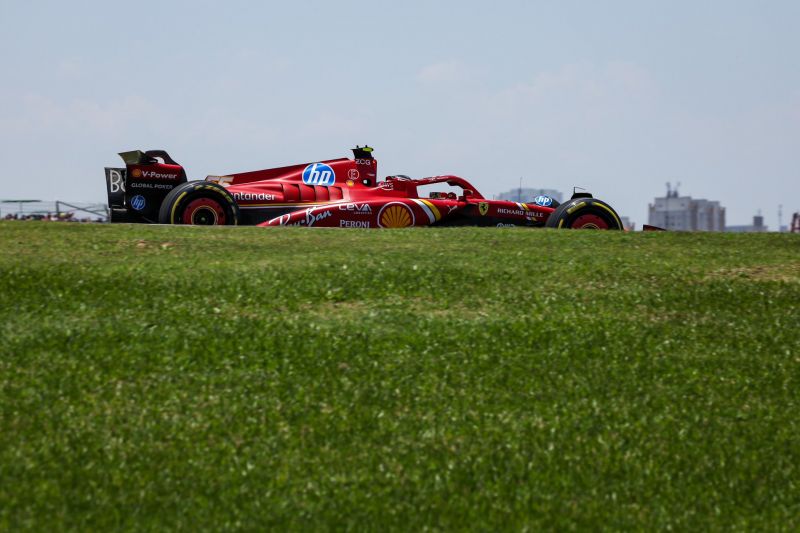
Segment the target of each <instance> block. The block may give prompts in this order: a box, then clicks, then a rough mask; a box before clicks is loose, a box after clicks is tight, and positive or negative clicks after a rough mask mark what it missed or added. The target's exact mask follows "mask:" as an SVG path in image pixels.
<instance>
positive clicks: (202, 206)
mask: <svg viewBox="0 0 800 533" xmlns="http://www.w3.org/2000/svg"><path fill="white" fill-rule="evenodd" d="M158 222H159V223H161V224H190V225H196V226H236V225H238V224H239V206H238V205H236V200H234V199H233V196H232V195H231V193H229V192H228V191H227V190H226V189H225V187H223V186H221V185H219V184H217V183H212V182H210V181H190V182H187V183H184V184H182V185H178V186H177V187H175V188H174V189H172V190H171V191H170V192H169V194H167V196H166V198H164V201H163V202H162V203H161V209H160V210H159V212H158Z"/></svg>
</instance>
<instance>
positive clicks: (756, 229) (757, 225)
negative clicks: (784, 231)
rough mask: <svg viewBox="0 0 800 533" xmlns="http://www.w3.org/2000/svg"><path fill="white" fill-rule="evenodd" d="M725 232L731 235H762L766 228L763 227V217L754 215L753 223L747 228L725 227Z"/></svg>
mask: <svg viewBox="0 0 800 533" xmlns="http://www.w3.org/2000/svg"><path fill="white" fill-rule="evenodd" d="M725 231H729V232H731V233H762V232H765V231H767V226H765V225H764V217H762V216H761V215H756V216H754V217H753V223H752V224H751V225H749V226H727V227H726V228H725Z"/></svg>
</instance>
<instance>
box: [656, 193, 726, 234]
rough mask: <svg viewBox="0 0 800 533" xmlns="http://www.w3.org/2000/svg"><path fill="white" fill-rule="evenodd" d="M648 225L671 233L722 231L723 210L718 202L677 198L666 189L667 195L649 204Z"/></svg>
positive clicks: (723, 225) (723, 228) (675, 194)
mask: <svg viewBox="0 0 800 533" xmlns="http://www.w3.org/2000/svg"><path fill="white" fill-rule="evenodd" d="M648 224H650V225H651V226H658V227H660V228H664V229H667V230H672V231H724V230H725V208H724V207H722V206H720V205H719V202H716V201H711V200H704V199H695V198H692V197H691V196H679V195H678V190H677V189H676V190H671V189H670V188H669V187H668V188H667V195H666V196H664V197H661V198H656V199H655V201H654V203H652V204H650V213H649V217H648Z"/></svg>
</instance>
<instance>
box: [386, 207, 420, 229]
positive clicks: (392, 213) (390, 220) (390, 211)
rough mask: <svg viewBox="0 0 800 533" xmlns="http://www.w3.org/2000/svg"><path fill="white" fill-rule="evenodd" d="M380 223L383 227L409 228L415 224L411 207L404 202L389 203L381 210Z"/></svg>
mask: <svg viewBox="0 0 800 533" xmlns="http://www.w3.org/2000/svg"><path fill="white" fill-rule="evenodd" d="M378 224H380V226H381V227H382V228H407V227H408V226H410V225H411V224H413V219H412V213H411V209H409V208H408V207H407V206H405V205H403V204H394V205H389V206H387V207H385V208H384V209H383V211H382V212H381V215H380V218H379V220H378Z"/></svg>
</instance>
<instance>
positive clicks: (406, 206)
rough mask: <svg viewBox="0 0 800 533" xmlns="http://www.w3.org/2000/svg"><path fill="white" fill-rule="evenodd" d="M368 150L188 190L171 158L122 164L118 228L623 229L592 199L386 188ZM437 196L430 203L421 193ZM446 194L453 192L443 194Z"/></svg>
mask: <svg viewBox="0 0 800 533" xmlns="http://www.w3.org/2000/svg"><path fill="white" fill-rule="evenodd" d="M372 151H373V150H372V148H370V147H368V146H364V147H363V148H362V147H356V148H354V149H353V155H354V158H353V159H346V158H341V159H331V160H327V161H317V162H311V163H303V164H299V165H292V166H288V167H281V168H272V169H267V170H256V171H254V172H243V173H238V174H227V175H224V176H208V177H207V178H206V179H205V180H198V181H187V179H186V172H185V171H184V169H183V167H181V166H180V165H179V164H178V163H176V162H175V161H174V160H173V159H172V158H171V157H170V156H169V154H167V152H165V151H163V150H150V151H147V152H142V151H138V150H137V151H132V152H123V153H121V154H119V155H120V156H121V157H122V159H123V161H124V162H125V168H106V169H105V170H106V187H107V189H108V203H109V208H110V209H111V221H112V222H141V223H160V224H197V225H236V224H247V225H259V226H307V227H335V228H404V227H409V226H496V227H505V226H526V227H543V226H546V227H552V228H584V229H622V222H621V221H620V218H619V216H618V215H617V213H616V212H615V211H614V209H612V208H611V206H609V205H608V204H607V203H605V202H603V201H601V200H598V199H596V198H593V197H592V195H591V194H589V193H586V192H579V193H575V194H574V195H573V196H572V198H571V199H570V200H569V201H567V202H564V203H563V204H559V203H558V202H557V201H556V200H555V199H553V198H550V197H548V196H538V197H536V198H535V199H534V200H532V201H531V202H528V203H522V202H510V201H505V200H489V199H487V198H484V197H483V195H481V194H480V193H479V192H478V191H477V189H476V188H475V187H473V186H472V185H471V184H470V183H469V182H468V181H467V180H465V179H464V178H460V177H458V176H435V177H430V178H422V179H411V178H409V177H407V176H388V177H386V179H384V180H383V181H378V179H377V169H378V162H377V160H376V159H375V158H374V157H373V155H372ZM431 188H432V189H436V190H433V191H430V192H429V194H428V195H427V196H425V197H423V196H422V194H423V193H422V192H421V191H420V189H431ZM443 189H444V190H443Z"/></svg>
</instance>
